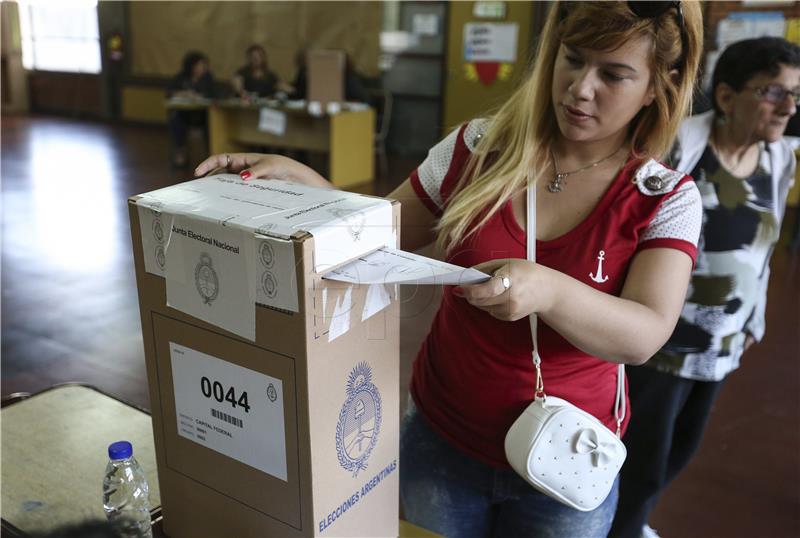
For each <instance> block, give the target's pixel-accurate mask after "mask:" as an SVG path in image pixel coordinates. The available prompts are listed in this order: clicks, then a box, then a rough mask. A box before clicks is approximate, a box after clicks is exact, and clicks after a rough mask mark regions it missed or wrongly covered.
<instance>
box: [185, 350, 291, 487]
mask: <svg viewBox="0 0 800 538" xmlns="http://www.w3.org/2000/svg"><path fill="white" fill-rule="evenodd" d="M170 360H171V364H172V383H173V388H174V390H175V414H176V418H177V422H178V423H177V428H178V434H179V435H180V436H181V437H183V438H185V439H189V440H190V441H194V442H195V443H198V444H200V445H203V446H205V447H207V448H210V449H212V450H215V451H217V452H219V453H220V454H224V455H226V456H228V457H230V458H233V459H235V460H237V461H240V462H242V463H244V464H246V465H249V466H250V467H254V468H256V469H258V470H260V471H263V472H265V473H268V474H270V475H272V476H274V477H277V478H280V479H281V480H283V481H286V480H287V472H286V430H285V424H284V420H283V382H282V381H281V380H280V379H277V378H275V377H272V376H268V375H265V374H262V373H260V372H256V371H253V370H250V369H248V368H243V367H241V366H237V365H236V364H233V363H230V362H227V361H224V360H222V359H218V358H216V357H212V356H211V355H206V354H205V353H201V352H199V351H195V350H194V349H191V348H188V347H185V346H182V345H179V344H176V343H174V342H170Z"/></svg>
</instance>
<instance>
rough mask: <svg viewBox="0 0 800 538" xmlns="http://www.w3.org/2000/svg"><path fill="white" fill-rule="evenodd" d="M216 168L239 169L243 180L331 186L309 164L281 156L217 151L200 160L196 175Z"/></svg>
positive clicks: (231, 170) (234, 170)
mask: <svg viewBox="0 0 800 538" xmlns="http://www.w3.org/2000/svg"><path fill="white" fill-rule="evenodd" d="M217 168H225V169H227V170H228V171H230V172H238V173H239V175H240V176H241V177H242V179H245V180H248V179H259V178H261V179H283V180H285V181H295V182H297V183H302V184H305V185H311V186H314V187H324V188H328V189H331V188H333V186H332V185H331V184H330V183H329V182H328V180H326V179H325V178H324V177H322V176H321V175H319V174H318V173H316V172H315V171H314V170H313V169H311V168H309V167H308V166H306V165H304V164H302V163H299V162H297V161H294V160H292V159H290V158H288V157H284V156H283V155H267V154H264V153H220V154H218V155H212V156H211V157H209V158H207V159H206V160H205V161H203V162H201V163H200V164H199V165H198V166H197V168H195V170H194V175H195V176H196V177H200V176H204V175H206V174H207V173H209V172H211V171H212V170H215V169H217Z"/></svg>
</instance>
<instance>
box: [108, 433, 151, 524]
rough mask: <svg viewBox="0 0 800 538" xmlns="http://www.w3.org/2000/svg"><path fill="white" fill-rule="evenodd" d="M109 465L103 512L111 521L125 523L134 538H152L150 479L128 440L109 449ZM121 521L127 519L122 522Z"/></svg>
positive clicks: (110, 446)
mask: <svg viewBox="0 0 800 538" xmlns="http://www.w3.org/2000/svg"><path fill="white" fill-rule="evenodd" d="M108 459H109V462H108V465H107V466H106V476H105V478H104V479H103V509H104V510H105V512H106V517H108V519H109V521H113V522H118V521H119V522H120V523H122V525H121V527H122V528H123V529H124V531H125V533H126V535H127V536H129V537H131V538H134V537H136V538H152V536H153V531H152V529H151V528H150V487H149V486H148V485H147V478H146V477H145V476H144V471H142V468H141V467H140V466H139V462H137V461H136V458H134V457H133V447H132V446H131V444H130V443H129V442H128V441H117V442H116V443H111V444H110V445H109V447H108ZM121 520H126V521H124V523H123V521H121Z"/></svg>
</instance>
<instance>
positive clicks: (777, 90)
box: [745, 84, 800, 105]
mask: <svg viewBox="0 0 800 538" xmlns="http://www.w3.org/2000/svg"><path fill="white" fill-rule="evenodd" d="M745 89H748V90H753V93H754V94H755V96H756V97H758V98H759V99H761V100H762V101H767V102H769V103H772V104H775V105H779V104H781V103H783V102H784V101H785V100H786V96H787V95H791V96H792V102H793V103H794V104H795V105H800V88H794V89H793V90H788V89H786V88H784V87H783V86H781V85H780V84H767V85H766V86H761V87H759V88H747V87H745Z"/></svg>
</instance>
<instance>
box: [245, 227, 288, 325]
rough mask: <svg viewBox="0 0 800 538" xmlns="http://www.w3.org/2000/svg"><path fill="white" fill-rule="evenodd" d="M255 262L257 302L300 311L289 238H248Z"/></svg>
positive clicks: (257, 236) (258, 236)
mask: <svg viewBox="0 0 800 538" xmlns="http://www.w3.org/2000/svg"><path fill="white" fill-rule="evenodd" d="M248 248H254V249H255V250H256V252H254V254H253V257H254V258H255V259H256V260H258V261H257V262H256V268H257V269H256V271H255V273H256V282H255V292H256V302H258V303H259V304H263V305H267V306H273V307H275V308H281V309H284V310H290V311H292V312H298V311H299V305H298V296H297V273H296V267H295V259H294V244H293V243H292V241H290V240H283V239H278V238H275V237H264V236H260V235H256V237H255V240H254V241H249V242H248Z"/></svg>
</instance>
